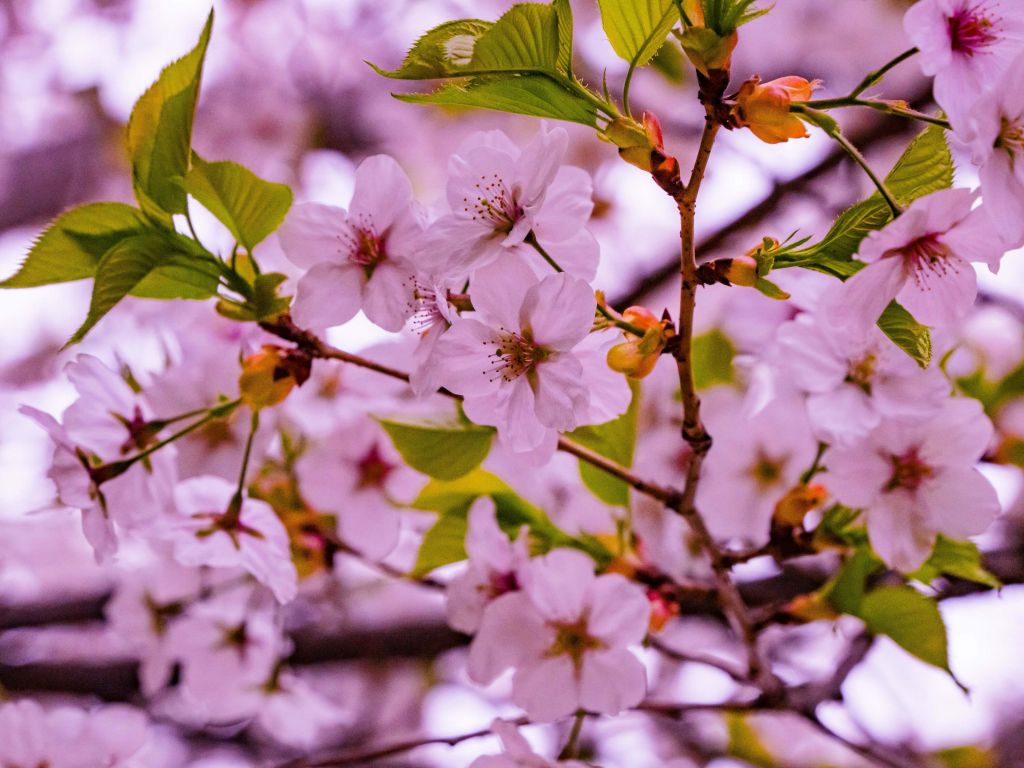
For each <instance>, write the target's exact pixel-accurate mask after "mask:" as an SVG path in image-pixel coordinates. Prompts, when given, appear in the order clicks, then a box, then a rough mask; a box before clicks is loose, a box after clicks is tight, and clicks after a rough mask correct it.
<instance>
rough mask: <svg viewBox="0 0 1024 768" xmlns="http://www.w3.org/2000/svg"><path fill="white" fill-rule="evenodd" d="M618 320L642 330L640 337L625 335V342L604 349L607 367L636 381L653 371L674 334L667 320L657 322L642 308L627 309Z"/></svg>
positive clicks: (647, 310) (649, 312)
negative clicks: (606, 356)
mask: <svg viewBox="0 0 1024 768" xmlns="http://www.w3.org/2000/svg"><path fill="white" fill-rule="evenodd" d="M622 319H623V320H624V321H625V322H626V323H629V324H630V325H632V326H633V327H634V328H636V329H637V330H638V331H642V332H643V336H637V335H636V334H635V333H632V332H627V333H625V334H624V335H625V337H626V340H625V341H624V342H622V343H621V344H616V345H615V346H614V347H612V348H611V349H609V350H608V367H609V368H611V369H612V370H613V371H617V372H619V373H624V374H626V376H628V377H629V378H631V379H635V380H639V379H642V378H644V377H645V376H647V375H648V374H649V373H650V372H651V371H653V370H654V365H655V363H657V362H658V357H659V356H660V355H661V353H662V350H664V349H665V345H666V344H667V343H668V340H669V338H671V336H672V335H673V333H674V331H673V329H672V325H671V322H670V321H669V320H667V319H658V318H657V317H656V316H655V315H654V314H653V313H652V312H651V311H650V310H649V309H646V308H645V307H630V308H629V309H627V310H626V311H625V312H623V313H622Z"/></svg>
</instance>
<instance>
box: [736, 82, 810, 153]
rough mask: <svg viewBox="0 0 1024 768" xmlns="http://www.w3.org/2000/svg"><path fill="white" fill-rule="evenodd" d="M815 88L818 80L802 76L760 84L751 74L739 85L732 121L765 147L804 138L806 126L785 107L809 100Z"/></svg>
mask: <svg viewBox="0 0 1024 768" xmlns="http://www.w3.org/2000/svg"><path fill="white" fill-rule="evenodd" d="M818 85H820V81H818V80H813V81H809V80H805V79H804V78H802V77H780V78H779V79H778V80H772V81H770V82H767V83H762V82H761V78H759V77H757V75H755V76H754V77H752V78H750V79H749V80H747V81H746V82H745V83H743V85H742V86H740V90H739V93H737V94H736V104H735V106H734V107H733V110H732V118H733V120H734V122H735V124H736V126H737V127H739V128H749V129H750V131H751V132H752V133H753V134H754V135H755V136H757V138H759V139H760V140H761V141H763V142H765V143H767V144H780V143H782V142H784V141H788V140H789V139H802V138H806V137H807V136H808V135H809V134H808V133H807V127H806V125H804V122H803V121H802V120H801V119H800V118H799V117H797V116H796V115H794V114H792V113H791V112H790V111H789V107H790V105H791V104H793V103H795V102H801V101H809V100H810V98H811V94H812V93H813V92H814V89H815V88H817V87H818Z"/></svg>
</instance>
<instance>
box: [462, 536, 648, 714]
mask: <svg viewBox="0 0 1024 768" xmlns="http://www.w3.org/2000/svg"><path fill="white" fill-rule="evenodd" d="M523 580H524V583H523V589H522V590H521V591H517V592H510V593H508V594H506V595H503V596H502V597H499V598H498V599H497V600H495V601H494V602H493V603H491V604H490V605H489V606H487V608H486V609H485V611H484V616H483V621H482V622H481V624H480V631H479V632H478V633H477V635H476V637H475V638H474V639H473V644H472V646H471V647H470V652H469V674H470V677H472V678H473V679H474V680H475V681H477V682H479V683H485V684H486V683H490V682H492V681H493V680H494V679H495V678H497V677H498V675H500V674H501V673H502V672H504V671H505V670H506V669H509V668H514V669H515V676H514V677H513V679H512V700H513V701H514V702H515V703H516V704H517V705H519V706H520V707H522V708H523V709H524V710H526V713H527V715H528V716H529V717H530V719H532V720H557V719H558V718H560V717H564V716H566V715H569V714H572V713H573V712H575V711H576V710H577V709H585V710H587V711H588V712H599V713H602V714H615V713H617V712H620V711H622V710H623V709H628V708H629V707H633V706H635V705H637V704H639V703H640V700H641V699H643V696H644V692H645V689H646V682H645V679H646V678H645V673H644V667H643V665H642V664H641V663H640V661H639V659H637V658H636V656H634V655H633V654H632V653H631V652H630V651H629V650H627V649H628V647H629V646H631V645H636V644H638V643H639V642H641V641H642V640H643V639H644V636H645V635H646V634H647V625H648V620H649V618H650V605H649V603H648V602H647V598H646V597H645V596H644V591H643V590H642V589H641V588H640V587H639V586H637V585H636V584H633V583H631V582H629V581H628V580H627V579H625V578H624V577H622V576H620V575H618V574H605V575H603V576H595V575H594V562H593V561H592V560H591V559H590V558H589V557H588V556H587V555H584V554H583V553H582V552H578V551H576V550H570V549H556V550H553V551H551V552H550V553H548V554H547V555H544V556H543V557H538V558H535V559H534V560H531V561H530V563H529V564H528V565H527V566H526V568H525V569H524V571H523Z"/></svg>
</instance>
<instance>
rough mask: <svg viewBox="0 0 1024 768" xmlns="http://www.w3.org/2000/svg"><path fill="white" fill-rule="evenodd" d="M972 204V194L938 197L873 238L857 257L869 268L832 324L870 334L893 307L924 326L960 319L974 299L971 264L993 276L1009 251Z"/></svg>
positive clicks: (849, 289)
mask: <svg viewBox="0 0 1024 768" xmlns="http://www.w3.org/2000/svg"><path fill="white" fill-rule="evenodd" d="M973 203H974V193H972V192H971V191H970V190H967V189H941V190H939V191H938V192H932V193H931V194H930V195H926V196H924V197H921V198H918V199H917V200H915V201H914V202H913V203H911V205H910V207H909V208H907V210H906V211H904V212H903V213H902V214H901V215H900V216H898V217H897V218H896V219H894V220H893V221H891V222H890V223H889V224H888V225H886V226H885V227H884V228H882V229H880V230H876V231H872V232H869V233H868V236H867V237H865V238H864V240H863V241H861V244H860V250H859V251H858V252H857V258H858V259H860V260H861V261H865V262H867V263H868V266H867V267H865V268H864V269H862V270H860V271H859V272H858V273H857V274H855V275H854V276H853V277H851V278H850V279H849V280H847V281H846V283H845V285H844V288H843V290H842V291H841V292H839V293H838V294H837V296H836V301H835V302H834V304H833V306H832V308H831V310H830V314H829V316H830V318H831V320H832V321H833V322H834V323H836V324H837V325H845V326H850V327H851V328H852V329H853V330H855V331H857V330H859V331H861V332H865V333H866V332H867V329H868V328H870V327H871V326H872V325H874V323H875V321H876V320H878V318H879V316H880V315H881V314H882V311H883V310H884V309H885V308H886V306H887V305H888V304H889V302H890V301H892V300H893V299H896V300H897V301H899V303H900V304H902V305H903V306H904V307H905V308H906V309H907V310H908V311H909V312H910V313H911V314H912V315H913V316H914V317H915V318H916V319H917V320H918V321H920V322H922V323H924V324H925V325H930V326H946V325H951V324H953V323H956V322H958V321H960V320H961V319H963V317H964V316H965V315H966V314H967V312H968V310H970V308H971V306H972V305H973V303H974V298H975V296H976V294H977V277H976V275H975V272H974V268H973V267H972V266H971V264H970V262H972V261H978V262H984V263H986V264H988V266H989V268H990V269H992V270H993V271H995V270H996V269H998V267H999V260H1000V259H1001V258H1002V256H1003V253H1004V252H1005V250H1006V249H1005V247H1004V245H1003V242H1002V240H1001V239H1000V238H999V237H998V235H996V234H995V233H994V232H993V231H992V227H991V225H990V224H989V222H988V216H987V215H986V213H985V211H984V209H983V208H977V209H973V210H972V207H971V206H972V205H973Z"/></svg>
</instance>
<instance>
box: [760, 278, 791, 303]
mask: <svg viewBox="0 0 1024 768" xmlns="http://www.w3.org/2000/svg"><path fill="white" fill-rule="evenodd" d="M754 288H755V289H757V291H758V292H760V293H761V294H762V295H764V296H767V297H768V298H769V299H775V300H776V301H785V300H786V299H788V298H789V294H788V293H786V292H785V291H784V290H782V289H781V288H779V286H777V285H776V284H775V283H773V282H772V281H771V280H765V279H764V278H763V277H759V278H757V282H755V283H754Z"/></svg>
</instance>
